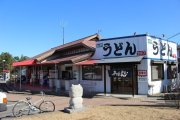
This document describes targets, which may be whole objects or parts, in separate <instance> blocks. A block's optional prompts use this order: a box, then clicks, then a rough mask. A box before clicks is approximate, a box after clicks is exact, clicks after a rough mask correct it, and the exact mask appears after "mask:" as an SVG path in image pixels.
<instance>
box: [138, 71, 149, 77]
mask: <svg viewBox="0 0 180 120" xmlns="http://www.w3.org/2000/svg"><path fill="white" fill-rule="evenodd" d="M138 76H147V70H138Z"/></svg>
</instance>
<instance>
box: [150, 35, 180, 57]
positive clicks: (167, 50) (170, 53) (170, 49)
mask: <svg viewBox="0 0 180 120" xmlns="http://www.w3.org/2000/svg"><path fill="white" fill-rule="evenodd" d="M147 49H148V51H147V53H148V55H147V57H148V58H154V59H161V60H164V59H165V60H176V58H177V44H176V43H173V42H170V41H165V40H160V39H157V38H151V37H148V39H147Z"/></svg>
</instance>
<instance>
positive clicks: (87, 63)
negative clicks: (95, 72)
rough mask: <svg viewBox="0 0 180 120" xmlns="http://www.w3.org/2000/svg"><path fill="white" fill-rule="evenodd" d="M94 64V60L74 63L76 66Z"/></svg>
mask: <svg viewBox="0 0 180 120" xmlns="http://www.w3.org/2000/svg"><path fill="white" fill-rule="evenodd" d="M95 63H96V60H85V61H82V62H78V63H76V65H92V64H95Z"/></svg>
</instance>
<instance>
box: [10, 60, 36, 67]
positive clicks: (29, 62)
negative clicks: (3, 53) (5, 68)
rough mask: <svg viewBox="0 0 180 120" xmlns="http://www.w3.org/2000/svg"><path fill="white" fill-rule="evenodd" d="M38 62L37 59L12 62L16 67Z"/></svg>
mask: <svg viewBox="0 0 180 120" xmlns="http://www.w3.org/2000/svg"><path fill="white" fill-rule="evenodd" d="M34 64H36V60H32V59H30V60H24V61H21V62H14V63H13V64H12V66H14V67H16V66H29V65H34Z"/></svg>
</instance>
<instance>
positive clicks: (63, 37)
mask: <svg viewBox="0 0 180 120" xmlns="http://www.w3.org/2000/svg"><path fill="white" fill-rule="evenodd" d="M62 30H63V45H64V26H63V27H62Z"/></svg>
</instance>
